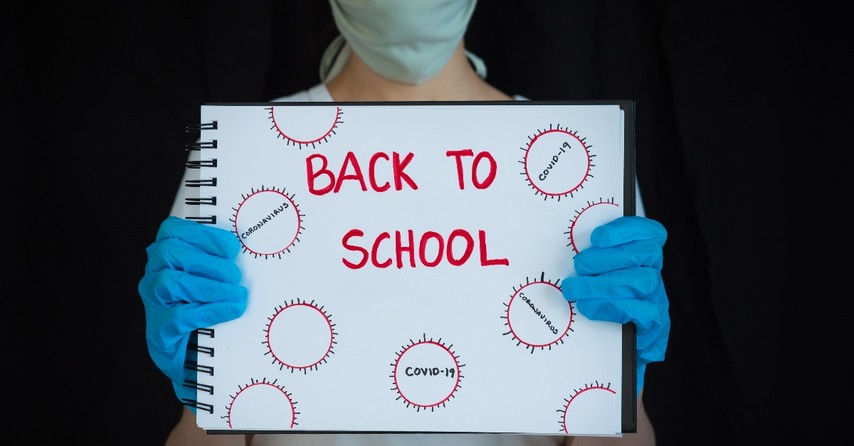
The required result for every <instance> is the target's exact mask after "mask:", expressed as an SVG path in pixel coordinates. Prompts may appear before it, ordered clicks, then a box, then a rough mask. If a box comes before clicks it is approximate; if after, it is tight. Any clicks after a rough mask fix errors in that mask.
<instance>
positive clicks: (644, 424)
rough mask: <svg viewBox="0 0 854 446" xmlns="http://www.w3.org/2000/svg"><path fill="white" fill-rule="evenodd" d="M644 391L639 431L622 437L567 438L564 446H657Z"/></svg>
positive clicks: (639, 415)
mask: <svg viewBox="0 0 854 446" xmlns="http://www.w3.org/2000/svg"><path fill="white" fill-rule="evenodd" d="M642 396H643V391H641V393H640V396H639V397H638V429H637V432H635V433H632V434H623V436H622V437H567V438H566V441H565V442H564V446H655V431H654V430H653V428H652V423H650V421H649V417H647V415H646V410H644V407H643V399H642V398H641V397H642Z"/></svg>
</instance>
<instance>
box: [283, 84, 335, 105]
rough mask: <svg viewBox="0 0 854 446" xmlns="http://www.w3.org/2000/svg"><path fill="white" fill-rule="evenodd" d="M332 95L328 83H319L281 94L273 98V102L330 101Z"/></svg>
mask: <svg viewBox="0 0 854 446" xmlns="http://www.w3.org/2000/svg"><path fill="white" fill-rule="evenodd" d="M330 101H332V96H330V95H329V90H327V89H326V85H324V84H317V85H315V86H313V87H311V88H308V89H305V90H302V91H298V92H296V93H293V94H289V95H287V96H281V97H278V98H276V99H273V101H272V102H330Z"/></svg>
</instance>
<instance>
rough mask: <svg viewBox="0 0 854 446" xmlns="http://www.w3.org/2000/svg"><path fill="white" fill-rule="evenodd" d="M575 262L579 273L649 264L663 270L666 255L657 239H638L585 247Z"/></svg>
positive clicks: (592, 272) (604, 271)
mask: <svg viewBox="0 0 854 446" xmlns="http://www.w3.org/2000/svg"><path fill="white" fill-rule="evenodd" d="M573 262H574V265H575V271H576V272H577V273H578V274H579V275H592V274H602V273H606V272H608V271H615V270H618V269H624V268H632V267H636V266H648V267H650V268H654V269H656V270H658V271H661V267H662V265H663V263H664V255H663V252H662V250H661V245H659V244H658V242H657V241H653V240H638V241H633V242H629V243H626V244H622V245H617V246H612V247H608V248H596V247H590V248H587V249H584V250H582V251H581V252H579V253H578V254H577V255H576V256H575V259H574V260H573Z"/></svg>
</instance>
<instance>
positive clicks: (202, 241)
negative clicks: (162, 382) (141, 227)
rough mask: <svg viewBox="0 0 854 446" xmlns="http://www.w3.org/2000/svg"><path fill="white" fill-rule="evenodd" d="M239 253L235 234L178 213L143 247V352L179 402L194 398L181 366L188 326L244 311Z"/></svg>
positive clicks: (186, 372) (187, 372) (189, 371)
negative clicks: (169, 383)
mask: <svg viewBox="0 0 854 446" xmlns="http://www.w3.org/2000/svg"><path fill="white" fill-rule="evenodd" d="M239 251H240V242H239V241H238V240H237V238H236V237H235V236H234V234H232V233H230V232H228V231H226V230H224V229H220V228H216V227H213V226H208V225H205V224H202V223H198V222H195V221H192V220H185V219H182V218H178V217H169V218H167V219H166V220H164V221H163V222H162V223H161V225H160V229H159V230H158V232H157V238H156V239H155V241H154V243H152V244H151V245H150V246H148V248H146V252H147V253H148V263H147V264H146V265H145V274H144V275H143V277H142V279H141V280H140V281H139V286H138V291H139V295H140V296H141V297H142V303H143V304H144V305H145V325H146V326H145V339H146V342H147V343H148V353H149V355H150V356H151V359H153V360H154V363H155V364H156V365H157V367H158V368H160V370H161V371H163V373H165V374H166V376H168V377H169V379H171V380H172V387H173V388H174V390H175V394H176V395H177V396H178V399H179V400H181V401H182V402H183V403H184V404H188V405H191V404H192V403H193V402H195V401H196V391H195V388H194V387H192V386H185V385H184V381H185V380H190V381H195V378H196V376H195V374H196V372H195V371H194V370H192V369H185V368H184V361H185V359H186V357H187V343H188V341H189V340H190V335H191V334H192V332H193V330H195V329H197V328H203V327H208V326H211V325H214V324H217V323H220V322H225V321H228V320H232V319H235V318H238V317H240V316H241V315H242V314H243V312H244V311H245V310H246V300H247V296H248V293H247V290H246V288H245V287H244V286H242V285H240V269H239V268H238V267H237V264H236V263H235V262H234V259H235V258H236V256H237V254H238V252H239ZM191 408H193V407H192V406H191Z"/></svg>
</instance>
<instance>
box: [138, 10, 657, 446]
mask: <svg viewBox="0 0 854 446" xmlns="http://www.w3.org/2000/svg"><path fill="white" fill-rule="evenodd" d="M330 4H331V7H332V13H333V17H334V19H335V23H336V25H337V27H338V29H339V31H340V33H341V36H340V37H339V38H337V39H336V40H335V41H333V42H332V44H331V45H330V47H329V48H328V49H327V51H326V53H325V54H324V57H323V60H322V62H321V68H320V77H321V83H320V84H318V85H316V86H314V87H312V88H310V89H307V90H304V91H300V92H297V93H295V94H293V95H290V96H287V97H283V98H278V99H276V100H277V101H338V102H350V101H502V100H510V99H520V100H521V99H524V98H523V97H521V96H511V95H509V94H507V93H505V92H502V91H499V90H498V89H496V88H495V87H493V86H492V85H490V84H489V83H487V82H486V81H485V75H486V69H485V66H484V65H483V63H482V62H481V61H480V60H479V59H478V58H477V57H476V56H475V55H473V54H470V53H468V52H467V51H466V50H465V46H464V41H463V35H464V33H465V30H466V27H467V26H468V22H469V19H470V18H471V15H472V13H473V11H474V8H475V5H476V0H411V1H401V0H330ZM188 174H189V172H188ZM181 189H186V188H181ZM181 193H182V191H179V194H178V196H177V197H176V200H175V204H174V206H173V212H172V214H173V215H185V212H183V211H181V207H182V206H184V197H183V196H182V195H181ZM639 208H640V209H642V207H641V206H639ZM597 231H599V233H598V234H599V235H600V237H599V238H601V239H602V240H603V242H602V243H598V242H597V233H596V232H595V231H594V235H593V245H594V246H593V247H591V248H589V249H588V250H585V251H587V253H585V251H582V253H579V255H578V256H577V257H576V260H575V261H576V268H577V269H578V270H581V268H578V266H579V262H586V264H587V268H583V269H587V270H590V271H594V272H595V273H593V272H592V273H591V274H589V275H587V276H580V277H577V278H567V279H565V281H564V283H563V290H564V295H565V296H566V297H567V298H568V299H572V300H575V301H576V303H577V306H578V310H579V311H580V312H581V313H582V314H584V315H585V316H586V317H588V318H590V319H597V320H608V321H614V322H622V323H624V322H629V321H632V322H634V323H635V325H636V326H637V328H638V341H637V342H638V371H637V374H638V389H640V388H641V386H642V383H643V372H644V369H645V367H646V364H647V363H648V362H652V361H660V360H662V359H663V357H664V351H665V348H666V344H667V336H668V333H669V323H670V322H669V317H668V315H667V296H666V294H665V292H664V287H663V284H661V278H660V271H661V248H662V246H663V243H664V240H665V239H666V231H665V230H664V228H663V227H661V225H660V224H658V223H657V222H655V221H652V220H649V219H646V218H643V217H622V218H619V219H617V220H615V221H614V222H611V223H609V224H607V225H603V227H601V228H600V229H597ZM606 234H610V236H608V235H606ZM614 236H615V237H616V238H614ZM609 238H610V239H611V240H610V242H607V241H605V240H606V239H609ZM649 241H654V242H655V243H653V244H649V243H644V242H649ZM237 243H238V242H237V240H236V239H235V238H234V237H233V236H232V235H231V234H230V233H229V232H227V231H225V230H222V229H218V228H214V227H208V226H205V225H202V224H199V223H195V222H191V221H187V220H182V219H178V218H175V217H171V218H169V219H167V220H166V221H164V223H163V225H162V226H161V229H160V232H158V236H157V240H156V241H155V242H154V243H153V244H152V245H151V246H150V247H149V248H148V254H149V263H148V265H147V266H146V274H145V276H144V277H143V279H142V280H141V281H140V286H139V291H140V295H141V296H142V298H143V302H144V303H145V307H146V319H147V329H146V334H147V336H146V338H147V341H148V345H149V352H150V353H151V356H152V358H153V359H154V361H155V363H156V364H157V365H158V367H160V368H161V370H163V371H164V373H165V374H166V375H167V376H169V377H170V379H172V381H173V386H174V388H175V391H176V394H177V395H178V397H179V399H181V400H182V401H184V402H191V401H192V400H194V398H195V396H194V390H192V389H189V388H187V387H184V386H183V382H184V380H185V379H187V378H190V379H192V376H191V375H189V374H188V372H187V371H186V370H185V369H184V368H183V364H184V359H185V357H186V347H187V342H188V340H189V337H190V334H191V333H192V331H193V330H194V329H196V328H200V327H205V326H209V325H213V324H216V323H219V322H224V321H227V320H230V319H234V318H236V317H239V316H240V315H241V314H242V312H243V310H244V309H245V306H246V290H245V289H244V288H242V287H241V286H240V285H239V284H238V283H239V271H237V267H236V266H235V265H234V263H233V262H232V261H231V260H233V258H234V256H236V254H237V250H238V246H237ZM614 244H617V245H619V246H616V247H615V248H616V249H617V250H618V251H620V252H621V253H622V254H619V255H614V254H613V252H611V251H609V248H611V247H612V245H614ZM597 253H599V254H602V253H604V254H607V255H604V256H597V255H596V254H597ZM181 256H183V262H185V264H190V263H192V264H195V265H203V266H205V267H207V268H206V269H207V270H216V271H220V272H219V273H216V275H215V276H214V277H206V278H205V279H203V280H205V284H204V290H205V292H204V294H205V296H204V299H206V301H204V302H201V301H200V299H199V298H198V296H189V298H187V296H184V299H176V300H169V299H168V298H166V299H164V297H163V296H170V295H172V294H173V293H169V292H163V290H166V289H168V288H169V287H174V286H176V285H175V284H177V283H180V284H181V285H180V286H181V287H182V293H184V294H188V293H189V294H193V293H192V291H193V290H192V285H188V284H193V283H198V280H199V279H198V278H197V277H188V276H192V275H193V274H192V273H191V272H187V271H185V269H184V268H177V267H175V266H173V265H175V264H176V262H175V261H174V260H175V259H176V258H179V257H181ZM166 259H168V261H167V260H166ZM588 259H589V260H588ZM603 259H607V260H603ZM635 259H642V260H641V261H636V260H635ZM649 259H652V260H649ZM177 263H181V262H177ZM191 269H192V268H191ZM612 272H616V273H617V274H609V273H612ZM650 273H652V274H650ZM649 277H652V278H653V280H654V281H655V282H654V283H652V284H651V285H650V283H649V282H648V280H647V281H646V282H644V278H649ZM211 278H213V279H214V280H213V282H211V281H210V280H209V279H211ZM618 281H619V282H618ZM188 288H189V289H190V290H189V291H188ZM615 288H629V289H632V290H633V292H632V293H631V295H630V296H616V295H613V292H612V291H610V290H612V289H615ZM195 291H197V293H199V294H201V293H200V292H199V291H198V290H195ZM632 300H633V301H634V302H629V301H632ZM164 333H167V334H164ZM637 401H638V411H637V415H638V429H637V433H635V434H625V435H624V436H623V437H622V438H592V437H578V438H571V437H562V436H553V437H551V436H549V437H546V436H525V435H495V434H490V435H485V434H484V435H481V434H364V435H363V434H302V433H301V434H294V435H284V434H283V435H270V434H255V435H246V436H242V435H220V436H217V435H206V434H205V432H204V431H202V430H201V429H199V428H198V427H197V426H196V423H195V414H194V413H193V411H192V410H191V409H190V408H189V407H187V408H185V409H184V412H183V416H182V418H181V420H180V421H179V423H178V425H176V427H175V429H174V430H173V431H172V434H171V435H170V437H169V439H168V440H167V444H168V445H182V444H192V445H200V444H210V445H231V444H238V445H243V444H247V445H248V444H251V445H255V446H258V445H261V446H263V445H295V446H296V445H332V444H342V445H344V444H346V445H362V444H364V445H400V446H409V445H434V444H435V445H456V444H466V445H479V444H483V445H486V444H490V445H493V444H498V445H518V446H527V445H531V446H533V445H558V444H573V445H579V444H580V445H584V444H594V445H596V444H646V445H653V444H654V443H655V437H654V433H653V430H652V426H651V425H650V423H649V420H648V419H647V417H646V413H645V412H644V410H643V404H642V398H641V395H638V398H637Z"/></svg>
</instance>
